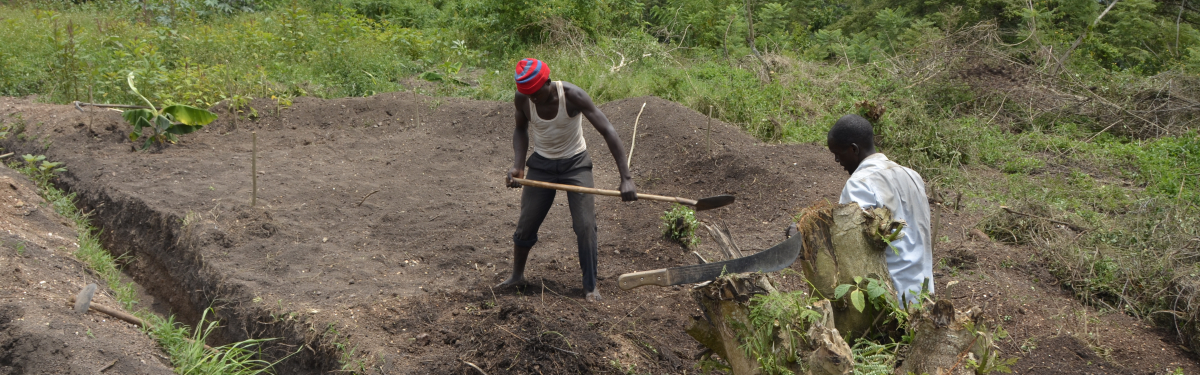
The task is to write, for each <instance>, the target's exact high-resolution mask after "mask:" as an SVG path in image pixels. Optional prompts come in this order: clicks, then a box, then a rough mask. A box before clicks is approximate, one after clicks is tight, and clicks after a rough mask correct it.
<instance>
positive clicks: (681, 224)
mask: <svg viewBox="0 0 1200 375" xmlns="http://www.w3.org/2000/svg"><path fill="white" fill-rule="evenodd" d="M660 219H661V220H662V225H661V226H662V231H663V237H666V238H667V239H669V240H671V241H675V242H678V243H679V244H680V245H683V246H685V247H695V246H696V245H699V244H700V236H698V235H696V229H697V228H700V222H699V221H697V220H696V210H693V209H692V208H691V207H688V206H684V205H682V204H678V203H674V204H672V205H671V210H670V211H666V212H663V215H662V217H661V218H660Z"/></svg>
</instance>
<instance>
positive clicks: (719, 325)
mask: <svg viewBox="0 0 1200 375" xmlns="http://www.w3.org/2000/svg"><path fill="white" fill-rule="evenodd" d="M751 277H754V278H757V277H762V278H765V276H763V275H757V276H751ZM751 277H742V276H739V275H727V276H722V277H720V278H718V279H716V280H714V281H713V282H712V283H709V284H708V285H705V286H703V287H699V288H695V289H692V298H693V299H695V300H696V304H697V305H699V306H700V313H701V315H699V316H693V317H692V324H691V326H690V327H688V329H687V333H688V335H690V336H692V338H694V339H696V341H699V342H700V343H701V344H704V346H705V347H707V348H709V349H712V351H713V353H716V354H717V355H719V356H721V358H722V359H724V360H725V361H726V362H727V363H728V364H729V366H730V367H731V368H732V369H733V373H734V374H735V375H742V374H759V373H760V372H759V364H758V360H757V359H756V358H750V357H749V356H747V355H746V352H745V351H743V350H742V349H741V345H742V340H741V339H740V338H739V331H738V329H737V328H735V327H753V325H751V324H750V310H749V308H747V306H746V302H748V301H749V300H750V297H752V296H754V295H755V294H762V293H767V290H766V289H764V288H762V287H761V286H759V284H760V282H758V281H756V280H753V279H752V278H751Z"/></svg>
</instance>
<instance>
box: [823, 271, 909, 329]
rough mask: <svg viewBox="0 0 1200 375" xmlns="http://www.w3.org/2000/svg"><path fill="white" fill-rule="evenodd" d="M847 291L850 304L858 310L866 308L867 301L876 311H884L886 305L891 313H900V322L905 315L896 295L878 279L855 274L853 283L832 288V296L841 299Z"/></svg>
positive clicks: (861, 310)
mask: <svg viewBox="0 0 1200 375" xmlns="http://www.w3.org/2000/svg"><path fill="white" fill-rule="evenodd" d="M864 291H865V293H864ZM847 292H849V296H850V303H851V305H853V306H854V309H855V310H858V312H863V309H866V308H867V302H868V301H869V302H871V306H873V307H874V308H875V310H877V311H884V308H885V307H887V310H888V311H892V312H893V314H896V313H899V314H901V315H899V317H898V318H897V319H899V320H900V321H901V322H903V321H904V319H905V318H904V316H905V315H907V313H905V311H904V309H902V308H900V304H899V303H898V302H897V301H896V297H894V296H892V293H891V291H890V289H889V288H887V287H886V286H885V284H884V283H883V282H881V281H879V280H878V279H875V278H872V277H865V278H864V277H861V276H855V277H854V284H842V285H838V286H837V288H834V289H833V298H834V299H835V300H837V299H841V298H842V297H843V296H846V295H847Z"/></svg>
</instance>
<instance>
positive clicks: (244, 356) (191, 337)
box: [145, 308, 287, 375]
mask: <svg viewBox="0 0 1200 375" xmlns="http://www.w3.org/2000/svg"><path fill="white" fill-rule="evenodd" d="M210 312H212V308H208V309H205V310H204V313H203V314H202V315H201V316H200V323H199V326H200V329H197V330H195V331H194V332H192V333H190V334H189V331H190V330H189V329H188V327H187V326H185V325H183V324H180V323H177V322H175V320H174V317H169V318H167V319H163V318H161V317H159V316H157V315H154V314H145V315H146V316H148V317H150V318H151V321H152V323H150V327H151V328H150V329H149V330H150V334H151V335H152V336H154V338H155V339H157V340H158V342H159V344H161V345H162V346H163V348H164V349H166V351H167V354H169V355H170V356H171V364H172V365H174V366H175V372H176V373H178V374H181V375H210V374H221V375H257V374H266V373H270V368H271V367H272V366H274V365H275V364H276V363H279V362H281V361H283V360H284V359H286V358H287V357H284V358H281V359H279V360H278V361H276V362H274V363H271V362H267V361H263V360H260V359H255V357H256V356H257V355H258V354H259V352H258V348H259V346H260V345H261V344H262V343H264V342H267V341H271V340H274V339H249V340H245V341H239V342H235V343H232V344H226V345H222V346H219V347H215V348H209V347H206V346H205V345H204V343H205V342H206V341H207V340H208V336H209V335H211V334H212V333H213V331H215V330H216V329H217V328H218V326H217V324H218V323H219V322H217V321H215V320H212V321H210V320H208V314H209V313H210Z"/></svg>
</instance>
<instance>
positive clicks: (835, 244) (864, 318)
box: [797, 203, 904, 340]
mask: <svg viewBox="0 0 1200 375" xmlns="http://www.w3.org/2000/svg"><path fill="white" fill-rule="evenodd" d="M903 225H904V223H903V221H896V220H893V219H892V214H891V211H889V210H888V209H886V208H872V209H870V210H867V211H863V210H862V209H860V208H859V206H858V204H857V203H850V204H845V205H832V204H817V205H814V206H812V207H809V208H806V209H805V210H804V212H803V213H802V214H801V216H800V220H799V222H798V223H797V227H798V228H799V229H800V233H802V234H803V236H804V252H803V253H802V254H801V258H802V259H801V261H800V264H801V268H802V270H803V273H804V277H805V278H807V279H808V280H809V282H811V283H812V285H813V286H814V287H816V289H817V292H819V293H820V295H821V296H823V297H825V298H834V289H836V288H837V286H838V285H842V284H854V283H855V282H854V278H855V277H869V278H873V279H876V280H879V281H880V282H881V283H882V284H884V285H886V288H887V289H888V290H889V291H891V296H892V298H895V287H893V286H892V278H891V274H890V273H888V269H887V260H886V259H885V255H884V251H890V250H889V248H888V243H887V242H886V241H885V240H884V238H885V235H886V234H889V233H895V232H896V231H898V230H899V229H900V228H901V227H902V226H903ZM848 300H849V298H843V300H841V301H837V302H834V304H833V310H834V322H835V323H836V326H837V329H838V331H839V332H841V333H842V335H843V336H842V337H843V338H846V339H847V340H853V339H855V338H859V337H862V336H863V335H864V334H865V333H866V332H867V331H868V330H870V329H872V325H873V324H874V323H875V322H876V321H877V319H876V318H878V317H879V315H880V314H883V312H881V311H879V310H877V309H875V308H874V306H872V304H871V303H867V304H866V308H865V309H864V310H863V311H862V312H859V311H858V309H856V308H854V306H852V305H851V303H849V301H848Z"/></svg>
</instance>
